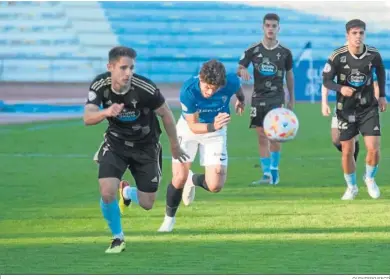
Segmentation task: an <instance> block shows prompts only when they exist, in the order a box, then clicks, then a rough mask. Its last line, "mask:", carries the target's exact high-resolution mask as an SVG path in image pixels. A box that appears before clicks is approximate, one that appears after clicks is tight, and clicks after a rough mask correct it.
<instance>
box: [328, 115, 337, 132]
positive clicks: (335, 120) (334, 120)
mask: <svg viewBox="0 0 390 279" xmlns="http://www.w3.org/2000/svg"><path fill="white" fill-rule="evenodd" d="M330 127H331V128H332V129H338V128H339V126H338V120H337V116H332V124H331V126H330Z"/></svg>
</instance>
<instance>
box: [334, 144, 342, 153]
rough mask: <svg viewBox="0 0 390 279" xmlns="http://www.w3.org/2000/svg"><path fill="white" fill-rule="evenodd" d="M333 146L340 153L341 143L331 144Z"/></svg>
mask: <svg viewBox="0 0 390 279" xmlns="http://www.w3.org/2000/svg"><path fill="white" fill-rule="evenodd" d="M333 145H334V146H335V147H336V148H337V149H338V150H339V151H340V152H341V151H342V147H341V143H333Z"/></svg>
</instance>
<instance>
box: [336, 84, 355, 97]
mask: <svg viewBox="0 0 390 279" xmlns="http://www.w3.org/2000/svg"><path fill="white" fill-rule="evenodd" d="M355 91H356V89H355V88H352V87H349V86H343V87H341V91H340V93H341V94H342V95H343V96H345V97H351V96H352V94H353V92H355Z"/></svg>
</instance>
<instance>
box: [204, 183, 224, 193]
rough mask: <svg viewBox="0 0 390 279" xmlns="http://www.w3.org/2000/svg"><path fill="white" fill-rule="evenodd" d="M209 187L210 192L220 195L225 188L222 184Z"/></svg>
mask: <svg viewBox="0 0 390 279" xmlns="http://www.w3.org/2000/svg"><path fill="white" fill-rule="evenodd" d="M207 186H208V187H209V190H210V192H212V193H218V192H220V191H221V190H222V188H223V184H222V183H216V184H210V185H207Z"/></svg>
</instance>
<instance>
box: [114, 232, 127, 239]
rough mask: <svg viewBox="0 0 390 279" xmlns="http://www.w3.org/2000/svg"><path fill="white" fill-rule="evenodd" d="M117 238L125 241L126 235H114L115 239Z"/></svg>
mask: <svg viewBox="0 0 390 279" xmlns="http://www.w3.org/2000/svg"><path fill="white" fill-rule="evenodd" d="M115 238H119V239H120V240H124V239H125V235H124V234H123V232H121V233H119V234H115V235H114V239H115Z"/></svg>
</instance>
